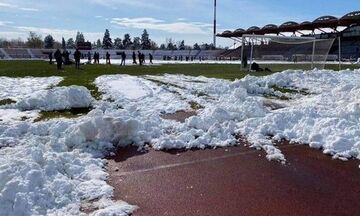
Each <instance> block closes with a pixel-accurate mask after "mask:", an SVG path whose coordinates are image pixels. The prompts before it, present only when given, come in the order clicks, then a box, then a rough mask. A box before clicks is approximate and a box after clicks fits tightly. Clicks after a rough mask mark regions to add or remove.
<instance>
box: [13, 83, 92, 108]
mask: <svg viewBox="0 0 360 216" xmlns="http://www.w3.org/2000/svg"><path fill="white" fill-rule="evenodd" d="M93 100H94V99H93V97H92V96H91V93H90V91H89V90H88V89H87V88H85V87H83V86H70V87H55V88H53V89H49V90H42V91H37V92H35V93H33V94H30V95H27V96H26V97H25V98H23V99H21V100H19V101H18V102H17V103H16V104H15V107H16V108H18V109H20V110H43V111H53V110H66V109H71V108H87V107H89V106H90V105H91V103H92V102H93Z"/></svg>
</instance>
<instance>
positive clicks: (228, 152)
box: [108, 145, 360, 216]
mask: <svg viewBox="0 0 360 216" xmlns="http://www.w3.org/2000/svg"><path fill="white" fill-rule="evenodd" d="M281 150H282V152H283V153H284V154H285V156H286V158H287V161H288V162H287V164H286V165H283V164H281V163H278V162H269V161H268V160H267V159H266V158H265V155H264V152H262V151H256V150H252V149H249V148H246V147H232V148H225V149H216V150H199V151H186V152H176V151H172V152H167V153H165V152H156V151H152V150H151V151H149V152H146V153H139V152H137V151H136V149H131V148H128V149H122V150H119V153H118V155H117V156H116V157H114V158H111V159H109V165H108V169H109V173H110V177H109V183H110V184H111V185H112V186H114V188H115V192H114V195H115V199H119V200H124V201H126V202H128V203H130V204H133V205H137V206H139V209H138V210H137V211H136V212H135V213H134V215H135V216H152V215H154V216H160V215H171V216H182V215H184V216H185V215H186V216H192V215H196V216H202V215H224V216H227V215H229V216H230V215H231V216H236V215H295V216H296V215H360V169H359V167H358V166H359V161H348V162H342V161H339V160H332V159H331V157H329V156H326V155H324V154H322V153H321V151H318V150H314V149H309V148H308V147H306V146H294V145H283V146H282V147H281Z"/></svg>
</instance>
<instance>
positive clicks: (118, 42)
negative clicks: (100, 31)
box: [114, 38, 123, 49]
mask: <svg viewBox="0 0 360 216" xmlns="http://www.w3.org/2000/svg"><path fill="white" fill-rule="evenodd" d="M114 47H115V49H123V44H122V40H121V38H115V40H114Z"/></svg>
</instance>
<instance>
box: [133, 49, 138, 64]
mask: <svg viewBox="0 0 360 216" xmlns="http://www.w3.org/2000/svg"><path fill="white" fill-rule="evenodd" d="M132 59H133V64H137V62H136V54H135V52H133V54H132Z"/></svg>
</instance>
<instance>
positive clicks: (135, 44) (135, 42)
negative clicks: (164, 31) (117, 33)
mask: <svg viewBox="0 0 360 216" xmlns="http://www.w3.org/2000/svg"><path fill="white" fill-rule="evenodd" d="M132 49H134V50H137V49H141V42H140V38H139V37H134V40H133V43H132Z"/></svg>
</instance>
